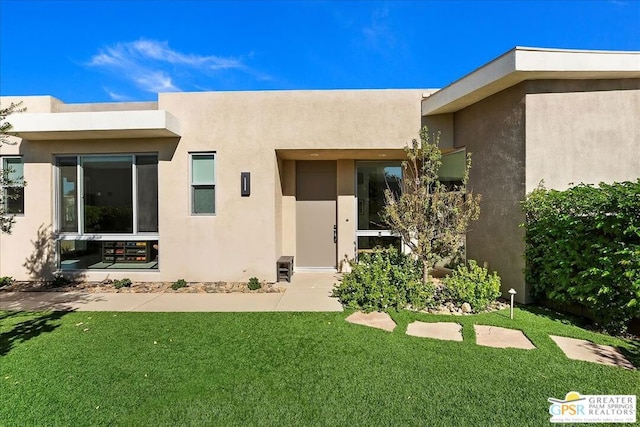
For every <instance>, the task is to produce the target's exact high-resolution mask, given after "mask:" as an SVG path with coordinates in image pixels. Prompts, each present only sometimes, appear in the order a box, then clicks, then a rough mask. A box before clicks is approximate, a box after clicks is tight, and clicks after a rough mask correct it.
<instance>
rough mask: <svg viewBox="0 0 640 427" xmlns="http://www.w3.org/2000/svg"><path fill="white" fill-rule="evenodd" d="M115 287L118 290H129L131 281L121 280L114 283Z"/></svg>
mask: <svg viewBox="0 0 640 427" xmlns="http://www.w3.org/2000/svg"><path fill="white" fill-rule="evenodd" d="M113 287H114V288H116V289H120V288H129V287H131V279H128V278H124V279H120V280H114V281H113Z"/></svg>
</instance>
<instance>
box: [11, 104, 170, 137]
mask: <svg viewBox="0 0 640 427" xmlns="http://www.w3.org/2000/svg"><path fill="white" fill-rule="evenodd" d="M11 125H12V129H11V132H10V134H11V135H15V136H18V137H20V138H24V139H29V140H61V139H66V140H69V139H123V138H175V137H179V136H180V122H179V120H178V119H177V118H176V117H174V116H173V115H171V114H170V113H169V112H167V111H165V110H143V111H98V112H71V113H17V114H13V115H12V116H11Z"/></svg>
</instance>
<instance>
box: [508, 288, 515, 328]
mask: <svg viewBox="0 0 640 427" xmlns="http://www.w3.org/2000/svg"><path fill="white" fill-rule="evenodd" d="M515 294H516V290H515V289H513V288H511V289H509V295H511V310H510V312H509V314H510V317H511V320H513V296H514V295H515Z"/></svg>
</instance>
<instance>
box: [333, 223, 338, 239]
mask: <svg viewBox="0 0 640 427" xmlns="http://www.w3.org/2000/svg"><path fill="white" fill-rule="evenodd" d="M333 243H338V226H337V225H334V226H333Z"/></svg>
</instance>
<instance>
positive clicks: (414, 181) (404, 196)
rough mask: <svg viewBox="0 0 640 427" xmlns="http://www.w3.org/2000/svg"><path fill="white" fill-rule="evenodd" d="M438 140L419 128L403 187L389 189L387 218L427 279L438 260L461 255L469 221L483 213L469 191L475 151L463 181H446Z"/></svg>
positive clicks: (408, 151)
mask: <svg viewBox="0 0 640 427" xmlns="http://www.w3.org/2000/svg"><path fill="white" fill-rule="evenodd" d="M439 142H440V138H439V136H436V137H435V139H434V141H431V140H430V134H429V130H428V128H427V127H426V126H425V127H423V128H422V129H421V130H420V141H419V142H418V141H417V140H415V139H414V140H413V141H412V143H411V145H410V146H409V145H408V146H407V147H406V148H405V152H406V155H407V160H405V161H404V162H403V163H402V171H403V178H402V184H401V191H400V192H399V193H395V192H393V191H391V189H387V190H386V191H385V207H384V211H383V217H384V219H385V221H386V223H387V224H388V225H389V227H390V228H391V230H392V231H393V232H395V233H396V234H398V235H399V236H401V237H402V240H403V242H404V244H406V245H407V246H408V247H409V248H410V249H411V253H412V254H413V256H415V257H416V258H417V259H418V260H420V261H421V262H422V264H423V268H424V270H423V280H424V281H425V283H426V282H427V281H428V280H429V277H430V272H431V270H432V269H433V268H434V266H435V265H436V263H438V262H439V261H441V260H443V259H445V258H447V257H455V256H457V255H461V254H462V250H463V248H464V243H465V235H466V233H467V231H468V228H469V223H470V222H471V221H473V220H476V219H478V216H479V215H480V199H481V196H480V195H479V194H475V195H474V194H473V193H472V192H470V191H467V181H468V178H469V170H470V169H471V155H470V154H467V158H466V162H465V168H464V174H463V177H462V180H461V182H458V183H454V184H449V183H443V182H441V181H440V178H439V171H440V167H441V166H442V153H441V152H440V148H439Z"/></svg>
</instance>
